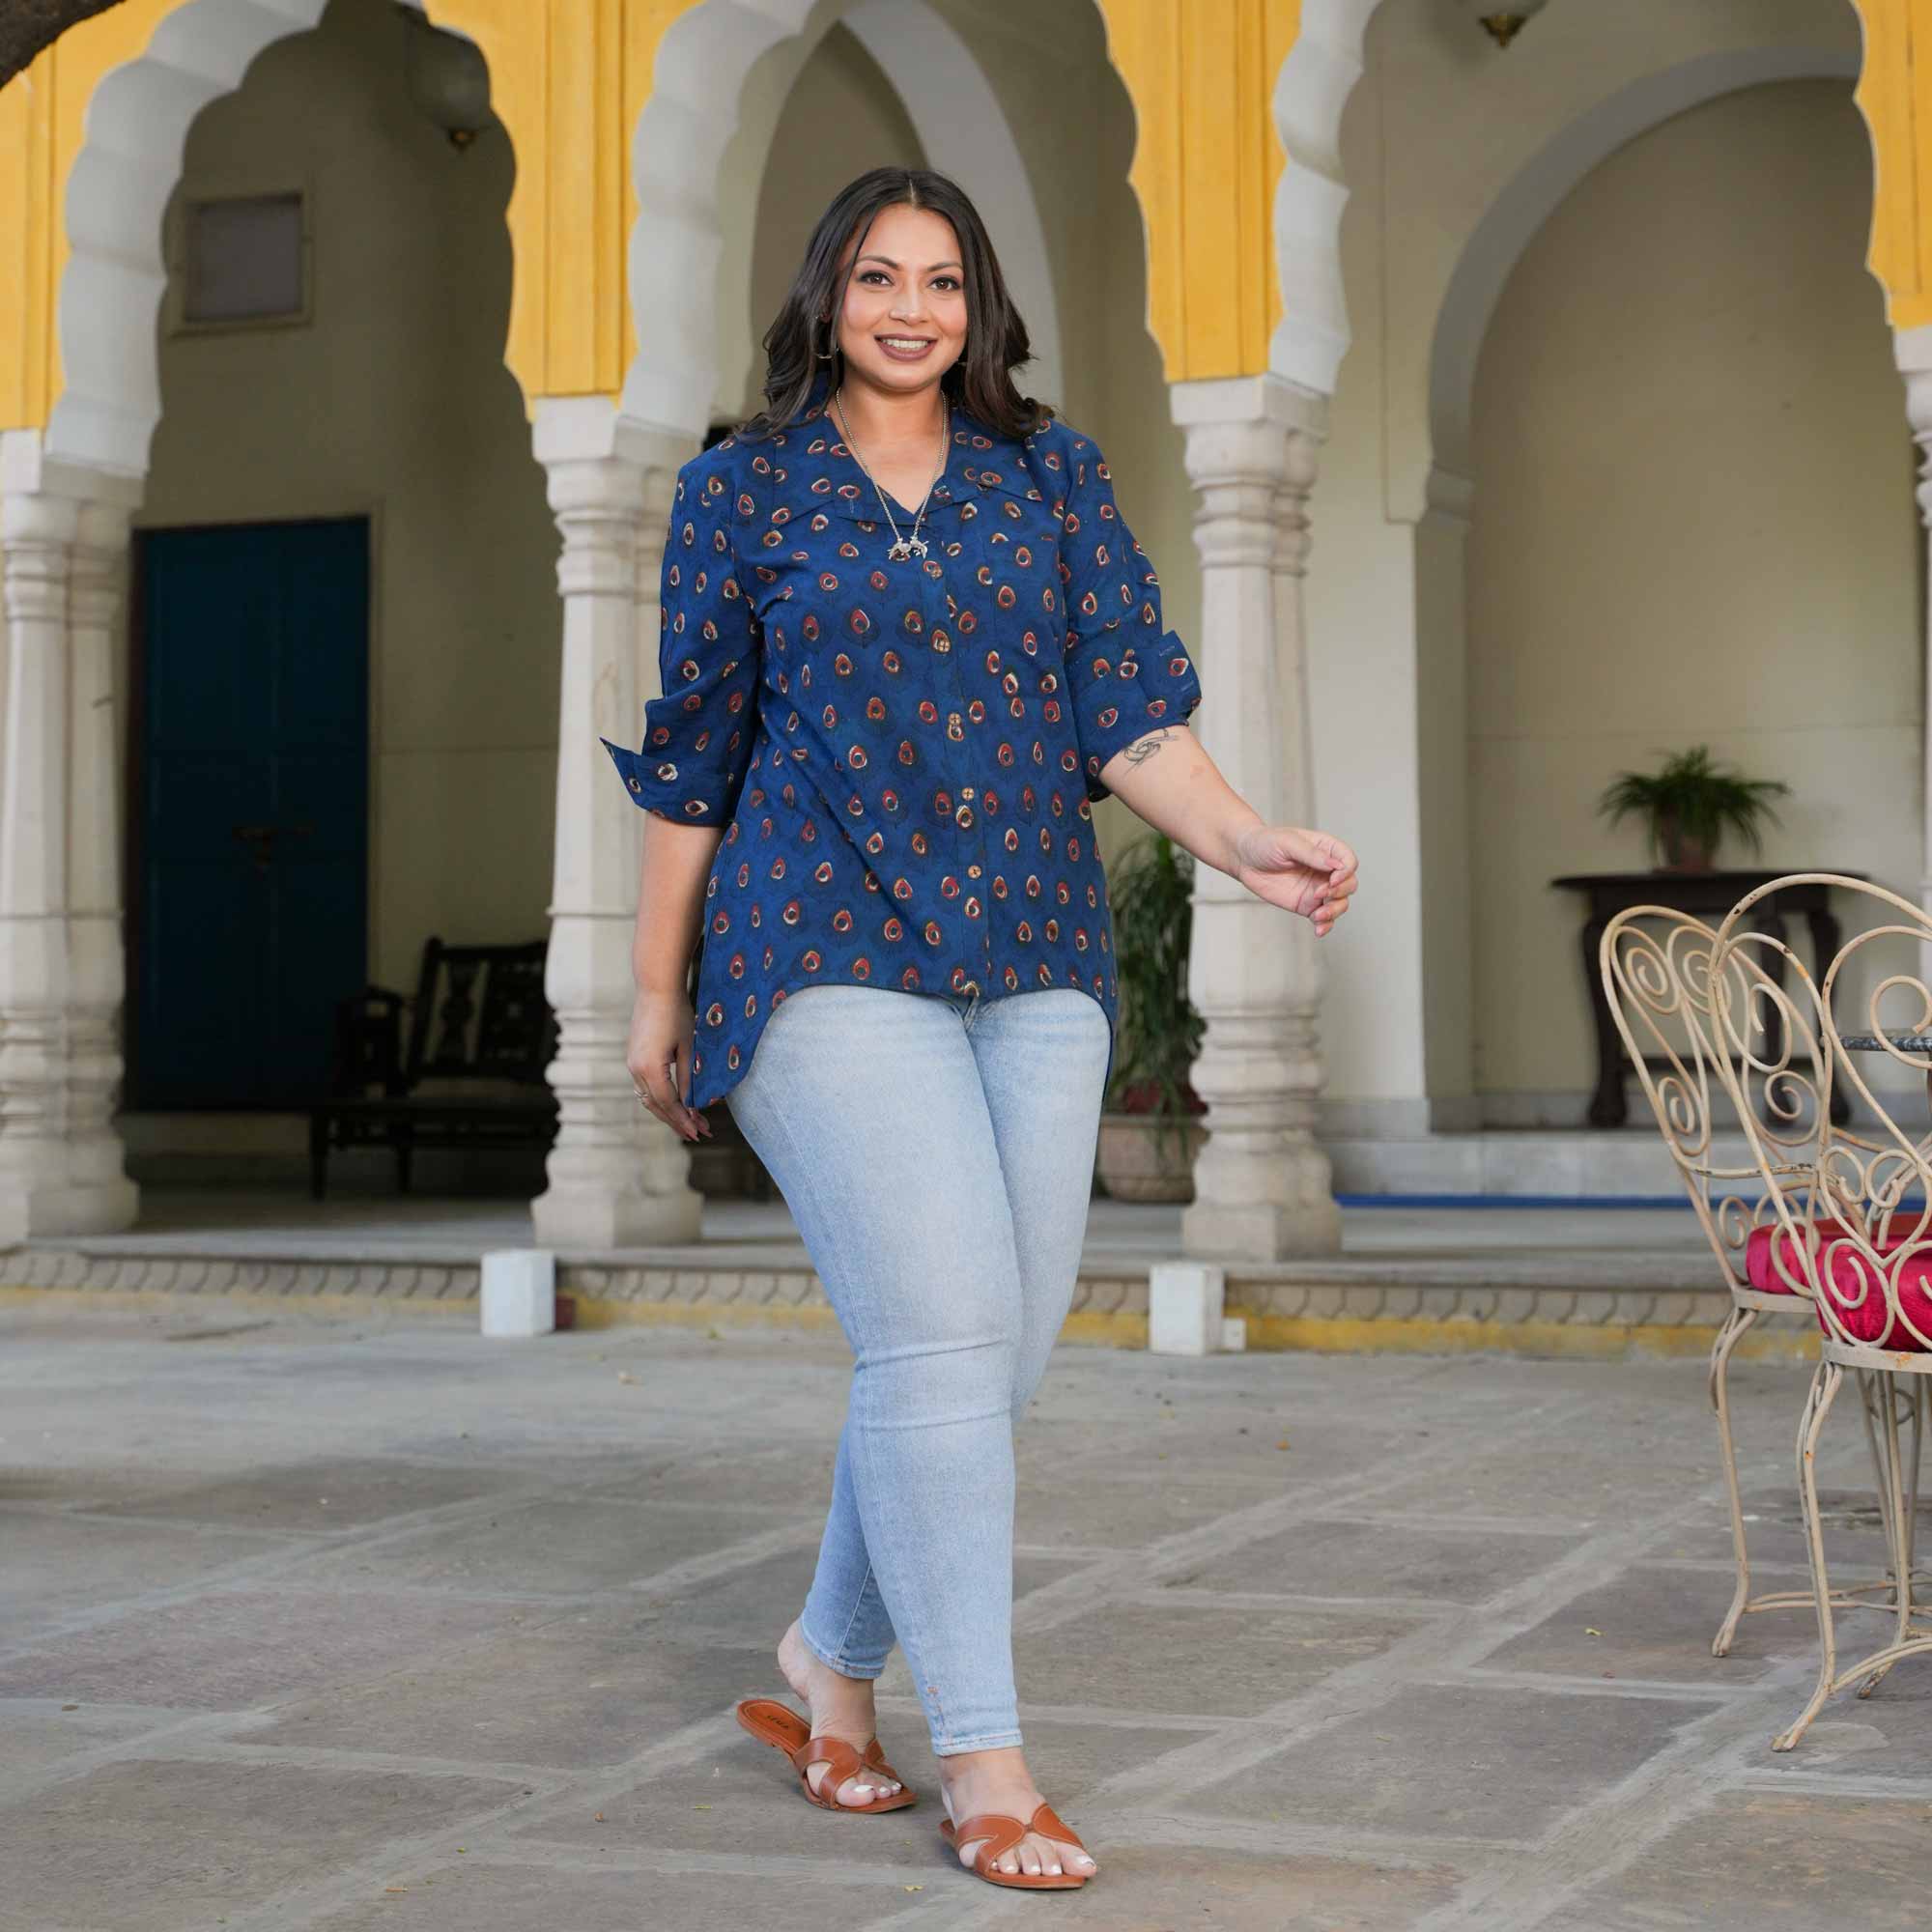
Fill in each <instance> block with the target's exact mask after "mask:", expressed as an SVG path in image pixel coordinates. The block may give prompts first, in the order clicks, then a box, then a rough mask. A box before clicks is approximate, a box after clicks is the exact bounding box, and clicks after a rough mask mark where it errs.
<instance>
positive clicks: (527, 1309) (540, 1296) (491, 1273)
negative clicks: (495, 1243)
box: [482, 1248, 556, 1341]
mask: <svg viewBox="0 0 1932 1932" xmlns="http://www.w3.org/2000/svg"><path fill="white" fill-rule="evenodd" d="M482 1299H483V1333H484V1335H485V1336H486V1337H487V1338H489V1339H491V1340H493V1341H527V1340H528V1339H529V1338H530V1337H531V1336H533V1335H549V1334H551V1333H553V1332H554V1329H555V1327H556V1257H555V1255H554V1254H553V1253H551V1251H550V1250H549V1249H548V1248H499V1249H497V1251H496V1252H495V1253H494V1254H487V1255H485V1256H484V1257H483V1295H482Z"/></svg>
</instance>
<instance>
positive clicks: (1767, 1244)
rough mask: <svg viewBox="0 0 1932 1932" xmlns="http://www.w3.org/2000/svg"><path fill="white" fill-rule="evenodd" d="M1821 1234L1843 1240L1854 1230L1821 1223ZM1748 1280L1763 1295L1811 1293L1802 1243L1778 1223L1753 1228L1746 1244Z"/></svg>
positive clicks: (1838, 1224)
mask: <svg viewBox="0 0 1932 1932" xmlns="http://www.w3.org/2000/svg"><path fill="white" fill-rule="evenodd" d="M1818 1232H1819V1233H1820V1234H1821V1235H1822V1236H1824V1237H1825V1238H1826V1239H1827V1240H1833V1239H1842V1238H1843V1237H1844V1236H1846V1235H1847V1234H1849V1233H1850V1232H1851V1231H1850V1230H1849V1229H1848V1228H1846V1227H1844V1226H1843V1225H1842V1224H1841V1223H1839V1222H1837V1221H1820V1222H1819V1223H1818ZM1774 1241H1775V1242H1776V1256H1777V1264H1776V1266H1773V1264H1772V1254H1773V1252H1774V1250H1773V1245H1772V1244H1773V1242H1774ZM1745 1279H1746V1280H1747V1282H1749V1283H1750V1285H1751V1286H1752V1287H1753V1288H1754V1289H1756V1290H1757V1292H1758V1293H1760V1294H1804V1293H1808V1292H1809V1287H1810V1284H1809V1280H1808V1278H1807V1277H1806V1275H1805V1272H1804V1262H1803V1261H1802V1260H1800V1258H1799V1254H1798V1244H1797V1242H1796V1241H1795V1240H1793V1239H1792V1237H1791V1235H1790V1233H1789V1232H1788V1231H1787V1230H1786V1229H1785V1228H1783V1227H1782V1226H1780V1225H1779V1224H1778V1223H1777V1222H1776V1221H1774V1222H1771V1223H1770V1224H1769V1225H1768V1226H1766V1227H1762V1228H1753V1229H1752V1230H1751V1231H1750V1235H1749V1236H1748V1238H1747V1240H1746V1242H1745Z"/></svg>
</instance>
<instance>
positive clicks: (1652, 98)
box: [1429, 46, 1859, 476]
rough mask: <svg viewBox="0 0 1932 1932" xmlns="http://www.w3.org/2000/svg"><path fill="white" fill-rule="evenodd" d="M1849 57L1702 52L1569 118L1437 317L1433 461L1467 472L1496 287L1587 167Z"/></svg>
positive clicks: (1852, 71)
mask: <svg viewBox="0 0 1932 1932" xmlns="http://www.w3.org/2000/svg"><path fill="white" fill-rule="evenodd" d="M1858 74H1859V64H1858V61H1857V60H1856V58H1854V57H1852V56H1850V55H1846V54H1840V53H1833V52H1830V51H1827V50H1825V49H1823V48H1814V47H1803V46H1782V47H1751V48H1744V49H1738V50H1736V51H1729V52H1724V53H1717V54H1707V55H1705V56H1703V57H1702V58H1701V59H1698V60H1691V61H1685V62H1684V63H1682V64H1681V65H1680V66H1677V67H1672V68H1665V69H1662V71H1659V72H1657V73H1651V74H1646V75H1644V77H1643V78H1642V79H1641V80H1636V81H1633V82H1632V83H1631V84H1630V85H1629V86H1628V87H1625V88H1622V89H1620V90H1619V91H1618V92H1617V93H1615V94H1613V95H1611V96H1610V97H1609V99H1606V100H1604V101H1600V102H1599V103H1598V104H1597V106H1595V107H1594V108H1592V109H1591V110H1590V111H1589V112H1588V113H1587V114H1583V115H1579V116H1578V117H1577V119H1576V120H1575V121H1573V122H1571V123H1570V125H1569V126H1568V127H1567V128H1563V129H1562V130H1561V131H1560V132H1559V133H1558V134H1557V135H1556V136H1555V137H1554V138H1553V139H1552V140H1550V141H1549V142H1548V144H1547V145H1546V146H1545V147H1544V148H1543V150H1542V151H1541V152H1540V153H1539V154H1538V155H1536V156H1534V158H1532V159H1531V160H1530V161H1529V162H1528V163H1527V164H1526V165H1525V166H1524V167H1523V168H1522V169H1521V170H1520V172H1519V173H1518V175H1517V176H1516V178H1515V180H1513V181H1512V182H1511V183H1510V184H1509V185H1508V186H1507V187H1505V188H1504V189H1503V191H1502V192H1501V193H1500V194H1499V195H1497V196H1496V198H1495V200H1494V201H1492V203H1491V204H1490V207H1489V209H1488V211H1487V213H1485V214H1484V215H1483V218H1482V219H1481V221H1479V222H1478V223H1477V224H1476V227H1475V229H1474V231H1473V232H1472V233H1471V235H1470V237H1469V240H1468V241H1467V243H1466V244H1465V245H1464V247H1463V253H1462V257H1461V259H1460V260H1459V261H1458V262H1457V264H1456V270H1455V272H1454V274H1452V275H1451V276H1450V278H1449V286H1448V288H1447V290H1446V291H1445V292H1444V294H1443V298H1442V307H1441V309H1440V311H1439V312H1438V314H1437V316H1436V321H1435V341H1434V344H1433V346H1432V350H1431V355H1430V368H1429V406H1430V430H1431V440H1432V442H1433V444H1434V446H1435V465H1436V468H1437V469H1438V470H1441V469H1446V470H1448V471H1449V472H1450V473H1451V474H1452V475H1456V476H1467V475H1468V473H1469V436H1470V415H1471V412H1472V410H1473V407H1474V400H1475V387H1476V362H1477V358H1478V356H1479V355H1481V353H1482V347H1483V338H1484V337H1485V336H1486V335H1487V334H1488V333H1489V327H1490V319H1491V317H1492V316H1493V315H1494V313H1495V308H1496V303H1497V301H1498V300H1499V299H1500V298H1501V296H1502V292H1503V286H1504V284H1505V283H1506V282H1507V281H1508V280H1509V278H1510V274H1511V271H1512V270H1514V269H1515V268H1516V265H1517V263H1518V262H1520V260H1521V259H1522V254H1523V250H1524V249H1525V248H1527V247H1528V246H1529V244H1530V242H1531V241H1534V240H1535V238H1536V236H1537V234H1538V232H1539V231H1540V230H1541V229H1542V227H1543V224H1544V223H1545V222H1546V221H1548V219H1549V217H1550V215H1552V214H1553V213H1555V212H1556V210H1557V209H1558V208H1559V207H1560V206H1561V205H1562V204H1563V202H1564V201H1565V200H1567V199H1568V197H1569V196H1570V194H1571V193H1572V192H1573V191H1574V190H1575V189H1576V188H1577V186H1578V185H1580V184H1581V182H1582V181H1583V178H1584V177H1585V176H1586V175H1588V174H1589V173H1590V172H1591V170H1592V169H1594V168H1596V167H1598V166H1600V165H1601V164H1602V163H1603V162H1604V161H1605V160H1607V159H1608V158H1609V157H1610V156H1611V155H1613V154H1614V153H1616V151H1617V150H1618V149H1619V148H1621V147H1623V146H1624V145H1625V144H1626V143H1628V142H1630V141H1634V140H1635V139H1636V138H1637V136H1638V135H1640V134H1644V133H1647V132H1648V131H1649V130H1650V129H1651V128H1656V127H1659V126H1661V125H1662V123H1663V122H1665V121H1668V120H1670V119H1672V118H1673V117H1674V116H1676V115H1679V114H1682V113H1685V112H1687V111H1688V110H1689V109H1690V108H1692V107H1700V106H1702V105H1703V104H1704V103H1705V102H1706V101H1710V100H1716V99H1720V98H1721V97H1722V96H1724V95H1727V94H1736V93H1738V92H1740V91H1741V90H1743V89H1745V88H1747V87H1762V86H1765V85H1767V84H1769V83H1772V82H1776V81H1781V80H1843V81H1846V82H1853V81H1856V80H1857V79H1858Z"/></svg>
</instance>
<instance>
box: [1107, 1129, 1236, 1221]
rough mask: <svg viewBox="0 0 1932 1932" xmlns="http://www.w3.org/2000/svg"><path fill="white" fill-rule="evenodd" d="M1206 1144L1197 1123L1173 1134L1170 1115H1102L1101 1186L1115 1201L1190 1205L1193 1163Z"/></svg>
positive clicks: (1202, 1130)
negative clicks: (1169, 1202)
mask: <svg viewBox="0 0 1932 1932" xmlns="http://www.w3.org/2000/svg"><path fill="white" fill-rule="evenodd" d="M1207 1138H1208V1129H1207V1128H1206V1127H1204V1126H1202V1125H1201V1124H1200V1122H1197V1121H1189V1122H1187V1123H1186V1125H1185V1126H1184V1127H1183V1128H1182V1129H1181V1131H1180V1132H1179V1133H1177V1132H1176V1131H1175V1130H1174V1116H1173V1115H1171V1114H1102V1115H1101V1116H1100V1151H1099V1155H1098V1158H1097V1161H1096V1163H1095V1164H1096V1165H1097V1167H1098V1168H1099V1171H1100V1184H1101V1186H1103V1187H1104V1188H1105V1189H1106V1190H1107V1193H1108V1195H1109V1196H1110V1197H1111V1198H1112V1199H1113V1200H1116V1201H1192V1200H1193V1199H1194V1160H1195V1156H1196V1155H1197V1154H1199V1153H1200V1151H1201V1148H1202V1144H1203V1143H1204V1142H1205V1141H1206V1140H1207Z"/></svg>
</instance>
